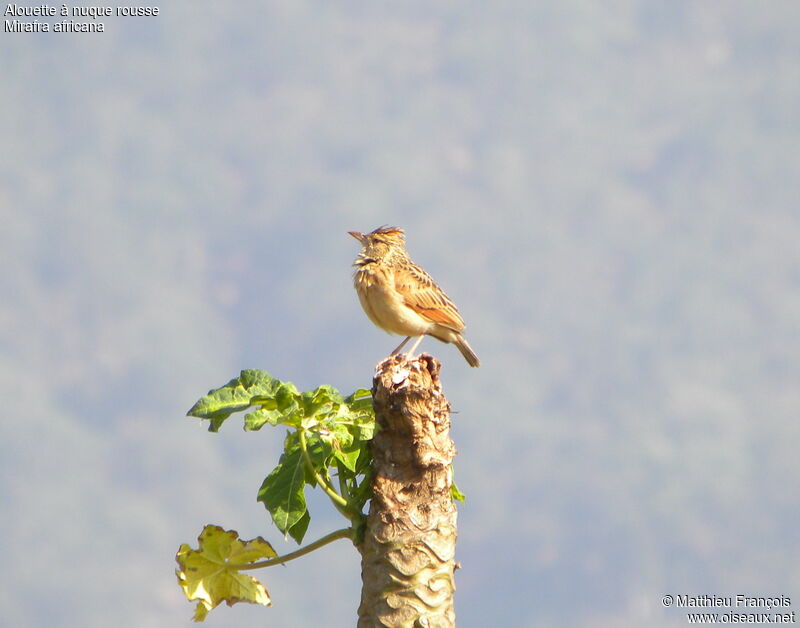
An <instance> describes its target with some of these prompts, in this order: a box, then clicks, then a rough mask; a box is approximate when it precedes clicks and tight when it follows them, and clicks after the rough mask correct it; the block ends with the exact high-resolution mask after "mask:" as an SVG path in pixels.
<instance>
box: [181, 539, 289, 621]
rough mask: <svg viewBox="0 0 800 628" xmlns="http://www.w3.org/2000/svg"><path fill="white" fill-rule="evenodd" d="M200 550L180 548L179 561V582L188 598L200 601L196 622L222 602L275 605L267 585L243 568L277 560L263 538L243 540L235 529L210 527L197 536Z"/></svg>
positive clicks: (182, 546) (186, 547) (229, 604)
mask: <svg viewBox="0 0 800 628" xmlns="http://www.w3.org/2000/svg"><path fill="white" fill-rule="evenodd" d="M197 541H198V549H196V550H195V549H192V548H191V547H189V546H188V545H187V544H185V543H184V544H183V545H181V546H180V549H179V550H178V553H177V555H176V556H175V560H176V561H177V563H178V569H177V570H176V571H175V574H176V575H177V576H178V583H179V584H180V585H181V588H183V592H184V594H185V595H186V598H187V599H188V600H189V601H190V602H191V601H194V600H197V607H196V609H195V614H194V620H195V621H203V620H204V619H205V617H206V615H207V614H208V611H210V610H212V609H213V608H214V607H216V606H217V605H218V604H220V603H221V602H226V603H227V604H228V606H233V605H234V604H236V603H237V602H249V603H252V604H262V605H264V606H269V605H271V604H272V602H271V601H270V599H269V593H267V590H266V589H265V588H264V586H263V585H262V584H261V583H260V582H259V581H258V580H256V579H255V578H253V577H252V576H248V575H246V574H243V573H241V572H239V568H240V567H243V566H246V565H249V564H252V563H254V562H257V561H259V560H262V559H268V558H275V557H276V556H277V553H276V552H275V550H274V549H273V548H272V546H271V545H270V544H269V543H267V542H266V541H265V540H264V539H262V538H261V537H260V536H259V537H256V538H255V539H252V540H250V541H242V540H240V539H239V534H238V532H236V531H235V530H223V529H222V528H220V527H219V526H212V525H207V526H205V528H203V531H202V532H201V533H200V536H199V537H197Z"/></svg>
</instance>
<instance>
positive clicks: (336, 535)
mask: <svg viewBox="0 0 800 628" xmlns="http://www.w3.org/2000/svg"><path fill="white" fill-rule="evenodd" d="M352 538H353V528H342V529H341V530H336V532H331V533H330V534H326V535H325V536H323V537H322V538H321V539H318V540H316V541H314V542H313V543H309V544H308V545H306V546H305V547H301V548H300V549H299V550H296V551H294V552H289V553H288V554H284V555H283V556H276V557H275V558H270V559H269V560H262V561H261V562H258V563H252V564H250V565H242V566H240V567H239V566H237V569H238V570H239V571H245V570H247V569H261V568H262V567H272V565H282V564H283V563H288V562H289V561H290V560H294V559H295V558H300V557H301V556H305V555H306V554H308V553H309V552H313V551H314V550H316V549H319V548H320V547H323V546H325V545H327V544H328V543H333V542H334V541H336V540H337V539H352Z"/></svg>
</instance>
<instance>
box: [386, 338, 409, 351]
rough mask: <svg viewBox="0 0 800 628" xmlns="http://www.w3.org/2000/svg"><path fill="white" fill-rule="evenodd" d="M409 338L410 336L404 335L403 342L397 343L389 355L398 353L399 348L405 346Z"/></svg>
mask: <svg viewBox="0 0 800 628" xmlns="http://www.w3.org/2000/svg"><path fill="white" fill-rule="evenodd" d="M409 340H411V336H406V339H405V340H404V341H403V342H401V343H400V344H399V345H397V349H395V350H394V351H392V353H391V355H397V354H398V353H400V349H402V348H403V347H405V346H406V343H407V342H408V341H409Z"/></svg>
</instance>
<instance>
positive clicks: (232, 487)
mask: <svg viewBox="0 0 800 628" xmlns="http://www.w3.org/2000/svg"><path fill="white" fill-rule="evenodd" d="M25 6H27V5H25ZM160 8H161V14H160V15H159V16H158V17H156V18H138V19H134V18H105V19H104V20H103V21H104V24H105V32H104V33H95V34H57V33H35V34H25V33H8V32H4V33H2V34H0V60H2V63H0V94H2V98H1V99H0V137H1V138H2V146H3V150H2V151H0V164H1V166H0V220H1V221H2V229H0V269H1V270H2V272H1V273H0V295H1V296H0V391H1V393H2V400H3V406H4V408H3V413H2V417H3V418H2V425H3V434H4V436H3V438H2V440H0V500H2V504H3V505H2V511H3V515H2V518H0V549H1V550H2V555H3V557H4V561H3V562H4V568H3V569H2V570H0V624H2V625H4V626H13V627H14V628H21V627H32V628H33V627H35V628H39V627H48V628H49V627H51V626H63V627H68V628H72V627H80V628H107V627H108V626H125V627H127V626H131V627H136V628H147V627H154V628H155V627H158V628H161V627H163V626H189V625H191V622H190V617H191V614H192V610H193V607H192V605H190V604H189V603H187V602H186V601H185V600H184V599H183V598H182V594H181V592H180V590H179V588H178V586H177V583H176V580H175V576H174V574H173V570H174V567H175V563H174V554H175V552H176V550H177V548H178V546H179V544H180V543H182V542H192V543H194V540H195V538H196V536H197V534H198V533H199V532H200V530H201V528H202V526H203V525H204V524H205V523H216V524H220V525H223V526H225V527H226V528H233V529H236V530H238V531H239V532H240V533H241V534H242V536H244V537H247V538H250V537H253V536H256V535H263V536H264V537H265V538H267V539H268V540H270V541H272V542H273V543H274V544H275V546H276V549H278V551H289V550H291V549H292V547H293V546H292V544H291V543H289V542H284V541H283V540H282V539H281V538H280V534H279V533H278V532H277V530H276V529H275V527H274V526H273V525H272V523H271V522H270V520H269V518H268V515H267V513H266V511H265V510H264V508H263V507H262V506H261V505H260V504H258V503H257V502H256V492H257V490H258V487H259V485H260V483H261V480H262V479H263V477H264V476H265V475H266V474H267V473H268V472H269V471H270V470H271V469H272V467H273V466H274V464H275V462H276V459H277V455H278V452H279V450H280V448H281V441H282V438H283V433H282V432H280V431H279V430H268V429H265V430H262V431H261V432H258V433H244V432H243V431H242V430H241V429H240V425H241V423H240V422H239V420H236V419H231V420H230V421H229V422H228V423H226V425H225V426H224V428H223V430H222V432H221V433H219V434H209V433H207V432H206V431H205V426H204V425H202V424H201V422H200V421H198V420H195V419H188V418H185V417H184V414H185V412H186V410H187V409H188V408H189V407H190V406H191V405H192V404H193V403H194V401H195V400H196V399H197V398H198V397H199V396H201V395H202V394H204V393H205V392H206V391H207V390H208V389H209V388H212V387H216V386H220V385H222V384H224V383H225V382H226V381H228V380H229V379H230V378H231V377H234V376H236V375H237V374H238V372H239V370H240V369H242V368H262V369H265V370H267V371H269V372H270V373H272V374H273V375H275V376H276V377H279V378H281V379H288V380H292V381H293V382H295V384H297V385H298V387H300V388H301V389H304V390H307V389H311V388H313V387H316V386H317V385H319V384H322V383H327V384H331V385H333V386H336V387H337V388H340V389H341V390H342V391H343V392H345V393H349V392H351V391H352V390H353V389H355V388H358V387H362V386H366V387H368V386H369V385H370V382H371V377H372V373H373V366H374V365H375V363H376V362H378V360H379V359H380V358H382V357H383V356H385V355H386V354H387V353H388V352H389V351H390V350H391V349H392V348H393V347H394V346H395V344H396V343H397V342H398V340H397V339H395V338H391V337H389V336H387V335H385V334H384V333H383V332H380V331H378V330H377V329H375V328H373V327H372V325H371V324H370V323H369V321H368V320H367V319H366V317H365V316H364V314H363V313H362V311H361V309H360V307H359V305H358V302H357V299H356V296H355V293H354V291H353V289H352V285H351V269H350V264H351V262H352V259H353V258H354V257H355V255H356V253H357V248H358V247H357V244H356V243H355V242H354V241H353V240H352V238H350V237H349V236H348V235H347V234H346V231H347V230H351V229H356V230H361V231H364V230H370V229H373V228H375V227H377V226H379V225H382V224H397V225H401V226H403V227H404V228H405V229H406V232H407V241H408V248H409V250H410V252H411V254H412V257H413V258H414V260H415V261H417V262H418V263H420V264H422V265H423V266H425V267H426V268H427V269H428V271H429V272H430V273H431V274H432V275H433V276H434V277H435V278H436V279H437V280H438V281H439V283H440V284H441V285H442V286H443V287H444V289H445V290H446V291H447V292H448V294H449V295H450V296H451V297H453V299H454V300H455V301H456V302H457V303H458V304H459V307H460V309H461V312H462V314H463V315H464V318H465V319H466V321H467V324H468V329H467V337H468V338H469V341H470V343H471V344H472V346H473V347H474V348H475V350H476V352H477V353H478V355H479V356H480V357H481V360H482V367H481V368H480V369H478V370H472V369H469V368H468V367H467V365H466V363H465V362H464V361H463V359H462V358H461V356H460V355H459V354H458V353H457V351H456V350H455V349H454V348H453V347H449V346H445V345H441V344H439V343H437V342H436V341H434V340H430V339H427V340H425V341H424V342H423V343H422V345H421V349H422V350H424V351H430V352H432V353H434V354H435V355H436V356H438V357H439V358H440V359H441V360H442V361H443V362H444V369H443V381H444V385H445V391H446V393H447V395H448V398H449V399H450V401H451V403H452V405H453V407H454V409H455V410H456V411H457V414H454V434H453V436H454V439H455V441H456V445H457V447H458V449H459V456H458V458H457V459H456V474H457V479H458V483H459V486H460V488H461V489H462V490H463V491H464V492H465V493H466V494H467V496H468V500H467V502H466V503H465V504H463V505H461V506H460V507H459V528H460V529H459V546H458V555H457V558H458V560H459V561H460V562H461V563H462V566H463V568H462V569H461V570H459V571H458V573H457V585H458V592H457V598H456V605H457V614H458V622H459V626H461V627H463V628H470V627H475V628H477V627H482V626H523V627H536V628H539V627H546V626H601V627H602V626H607V627H625V626H630V627H639V626H680V625H683V624H684V623H685V621H686V619H685V617H684V613H683V612H682V611H680V610H679V609H675V608H671V609H664V608H662V606H661V597H662V596H663V595H664V594H667V593H671V594H690V595H703V594H708V595H711V594H718V595H736V594H738V593H742V594H747V595H787V596H791V597H792V601H793V609H797V608H798V601H799V600H800V560H798V559H799V558H800V534H798V530H800V498H798V490H797V489H798V486H800V455H798V454H799V450H798V446H799V445H800V420H798V419H800V416H798V414H799V413H798V409H799V408H800V387H798V383H799V382H800V245H798V242H800V206H799V205H798V199H800V165H799V164H800V4H798V3H797V2H794V1H790V0H786V1H781V0H773V1H771V2H769V3H756V2H752V1H749V2H748V1H736V0H731V1H728V2H724V3H721V2H717V3H712V2H690V1H686V0H670V1H652V0H651V1H647V0H620V1H613V2H608V3H595V2H586V1H573V0H569V1H565V2H559V3H551V2H541V1H530V0H528V1H509V2H502V3H482V2H460V3H458V2H452V1H445V2H438V3H430V2H419V1H410V2H403V3H398V2H383V1H379V2H371V3H360V2H348V1H346V0H345V1H343V2H335V3H331V2H321V1H319V0H298V1H294V2H275V1H262V2H251V1H241V2H237V3H235V5H234V4H230V5H227V4H224V3H218V2H207V1H192V2H189V1H186V0H176V1H172V2H169V3H161V5H160ZM331 510H332V509H331V508H330V507H329V506H328V504H327V503H326V501H325V500H324V499H323V498H321V497H319V496H317V497H315V498H314V501H313V502H312V517H313V521H312V524H311V529H310V531H309V535H308V539H310V540H311V539H314V538H316V537H317V536H319V535H321V534H323V533H325V532H327V531H328V530H330V529H333V526H337V527H338V525H339V521H338V520H337V517H338V515H335V514H334V513H332V512H331ZM258 575H259V577H260V578H261V579H262V581H263V582H264V583H265V584H266V586H267V588H268V589H269V590H270V592H271V594H272V596H273V603H274V606H273V608H270V609H263V608H255V607H250V606H245V605H239V606H237V607H234V608H220V609H218V610H216V611H214V612H213V613H212V614H211V616H210V617H209V619H208V620H207V625H208V626H211V627H214V626H218V627H221V626H243V625H248V626H250V625H264V626H287V627H303V626H323V625H324V626H352V625H354V623H355V616H356V608H357V605H358V600H359V593H360V569H359V558H358V555H357V553H356V552H355V550H354V549H353V548H352V547H351V546H348V544H347V543H340V544H338V545H334V546H329V547H327V548H325V549H323V550H321V551H319V552H316V553H314V554H313V555H311V556H309V557H306V558H304V559H303V560H302V561H297V562H293V563H291V564H289V565H288V566H287V567H286V568H276V569H270V570H267V571H264V572H260V573H259V574H258Z"/></svg>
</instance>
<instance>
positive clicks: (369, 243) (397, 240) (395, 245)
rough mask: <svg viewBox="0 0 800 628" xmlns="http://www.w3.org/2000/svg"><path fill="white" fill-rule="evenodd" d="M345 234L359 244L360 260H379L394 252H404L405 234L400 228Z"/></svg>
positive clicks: (379, 228)
mask: <svg viewBox="0 0 800 628" xmlns="http://www.w3.org/2000/svg"><path fill="white" fill-rule="evenodd" d="M347 233H349V234H350V235H351V236H353V237H354V238H355V239H356V240H358V241H359V242H360V243H361V257H362V258H369V259H373V260H380V259H385V258H386V257H388V256H389V255H391V254H392V253H394V252H398V251H400V252H401V251H405V234H404V233H403V230H402V229H401V228H400V227H378V228H377V229H375V230H374V231H370V232H369V233H361V232H359V231H348V232H347Z"/></svg>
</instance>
